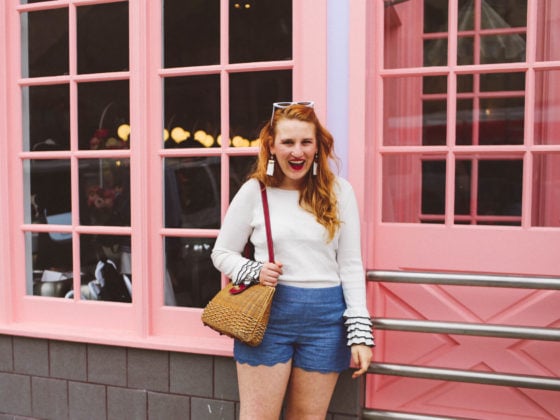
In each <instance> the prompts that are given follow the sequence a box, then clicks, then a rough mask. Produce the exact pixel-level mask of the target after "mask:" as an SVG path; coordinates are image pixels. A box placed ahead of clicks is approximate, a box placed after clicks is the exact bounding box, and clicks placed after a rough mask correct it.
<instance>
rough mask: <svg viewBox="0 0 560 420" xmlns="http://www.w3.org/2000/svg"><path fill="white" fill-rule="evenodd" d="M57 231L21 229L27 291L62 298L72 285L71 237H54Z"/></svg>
mask: <svg viewBox="0 0 560 420" xmlns="http://www.w3.org/2000/svg"><path fill="white" fill-rule="evenodd" d="M57 233H58V232H51V233H45V232H40V233H36V232H26V233H25V243H26V247H25V248H26V261H27V268H28V269H27V283H26V290H27V292H26V293H27V294H28V295H35V296H47V297H56V298H64V297H66V296H67V295H68V294H69V292H70V293H71V291H72V289H73V284H72V283H73V280H72V277H73V274H72V238H70V239H67V240H64V241H62V240H61V241H55V240H53V239H52V237H51V236H56V235H57Z"/></svg>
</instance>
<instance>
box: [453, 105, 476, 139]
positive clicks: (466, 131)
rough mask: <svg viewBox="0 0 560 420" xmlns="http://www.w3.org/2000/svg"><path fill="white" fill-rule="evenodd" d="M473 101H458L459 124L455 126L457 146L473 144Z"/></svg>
mask: <svg viewBox="0 0 560 420" xmlns="http://www.w3.org/2000/svg"><path fill="white" fill-rule="evenodd" d="M473 114H474V112H473V100H472V99H457V124H456V125H455V144H457V145H459V146H468V145H471V144H473Z"/></svg>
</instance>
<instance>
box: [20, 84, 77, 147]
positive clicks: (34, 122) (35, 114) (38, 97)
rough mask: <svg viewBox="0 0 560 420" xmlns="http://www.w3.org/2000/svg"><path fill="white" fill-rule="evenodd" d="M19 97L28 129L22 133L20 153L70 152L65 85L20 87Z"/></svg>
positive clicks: (68, 115)
mask: <svg viewBox="0 0 560 420" xmlns="http://www.w3.org/2000/svg"><path fill="white" fill-rule="evenodd" d="M22 93H23V103H24V104H25V103H28V110H27V115H28V118H29V120H28V123H29V127H28V128H26V127H24V130H23V131H24V133H29V134H28V141H25V144H24V147H23V149H24V150H25V151H29V150H35V151H41V150H70V96H69V88H68V85H50V86H30V87H24V88H23V90H22ZM26 98H27V101H26ZM24 121H25V120H24ZM24 138H25V137H24Z"/></svg>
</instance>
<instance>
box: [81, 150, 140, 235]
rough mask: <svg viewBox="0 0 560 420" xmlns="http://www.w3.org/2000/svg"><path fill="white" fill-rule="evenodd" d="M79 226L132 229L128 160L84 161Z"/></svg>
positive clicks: (82, 165)
mask: <svg viewBox="0 0 560 420" xmlns="http://www.w3.org/2000/svg"><path fill="white" fill-rule="evenodd" d="M79 183H80V224H82V225H100V226H130V162H129V159H81V160H80V162H79Z"/></svg>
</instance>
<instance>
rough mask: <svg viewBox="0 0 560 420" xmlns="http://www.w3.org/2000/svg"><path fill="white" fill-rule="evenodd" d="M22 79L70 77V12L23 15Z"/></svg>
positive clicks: (55, 11) (61, 10)
mask: <svg viewBox="0 0 560 420" xmlns="http://www.w3.org/2000/svg"><path fill="white" fill-rule="evenodd" d="M21 27H22V52H21V58H22V66H21V68H22V76H23V77H41V76H58V75H63V74H68V72H69V64H68V57H69V53H68V51H69V50H68V48H69V47H68V9H66V8H60V9H53V10H41V11H36V12H26V13H22V14H21Z"/></svg>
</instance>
